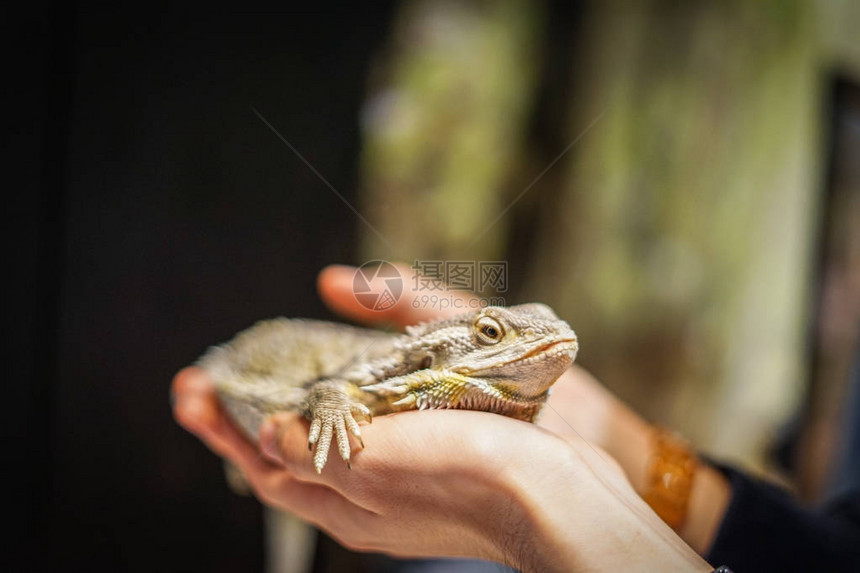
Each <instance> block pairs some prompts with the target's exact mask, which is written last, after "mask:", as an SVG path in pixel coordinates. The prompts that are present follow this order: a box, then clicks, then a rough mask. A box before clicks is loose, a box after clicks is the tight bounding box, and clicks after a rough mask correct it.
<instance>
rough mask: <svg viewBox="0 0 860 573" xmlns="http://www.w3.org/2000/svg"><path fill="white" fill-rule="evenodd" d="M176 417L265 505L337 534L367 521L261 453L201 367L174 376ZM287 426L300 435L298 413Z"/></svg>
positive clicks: (357, 509)
mask: <svg viewBox="0 0 860 573" xmlns="http://www.w3.org/2000/svg"><path fill="white" fill-rule="evenodd" d="M172 393H173V396H174V399H175V403H174V416H175V418H176V421H177V422H179V424H180V425H182V426H183V427H184V428H185V429H187V430H188V431H189V432H191V433H193V434H194V435H196V436H197V437H199V438H200V439H201V440H202V441H203V442H204V443H205V444H206V445H207V446H209V448H210V449H211V450H212V451H214V452H215V453H217V454H219V455H221V456H223V457H225V458H227V459H229V460H230V461H232V462H233V463H234V464H236V465H237V466H238V467H239V469H241V470H242V473H243V474H244V475H245V476H246V477H247V478H248V480H249V481H250V483H251V486H252V487H253V489H254V493H255V494H256V495H257V497H259V498H260V499H261V500H262V501H263V502H264V503H266V504H268V505H271V506H274V507H279V508H281V509H285V510H287V511H291V512H293V513H295V514H297V515H298V516H300V517H301V518H303V519H306V520H308V521H310V522H312V523H315V524H317V525H319V526H320V527H323V528H324V529H326V530H328V531H330V532H332V533H334V534H339V535H341V536H348V535H350V531H348V530H345V524H347V523H351V522H356V521H361V520H370V519H372V518H373V517H374V514H373V513H372V512H368V511H367V510H366V509H364V508H362V507H360V506H357V505H355V504H353V503H350V502H349V501H348V500H347V499H346V498H344V497H343V496H342V495H340V494H338V493H337V492H336V491H334V490H332V489H330V488H328V487H326V486H324V485H321V484H317V483H308V482H304V481H300V480H298V479H296V477H295V476H294V475H291V474H290V473H288V472H286V471H285V470H284V468H283V467H281V466H280V464H276V463H273V461H272V460H271V459H267V458H266V457H264V456H262V455H261V453H260V451H259V450H258V449H257V447H256V446H254V445H253V444H252V443H251V442H250V441H249V440H248V439H247V438H246V437H245V436H244V435H243V434H241V432H239V430H238V429H236V428H235V427H234V426H233V425H232V424H231V423H230V421H229V420H228V419H227V418H226V417H225V416H224V415H223V414H222V413H221V410H220V407H219V405H218V401H217V397H216V395H215V391H214V388H213V387H212V384H211V382H210V380H209V378H208V376H207V375H206V373H205V371H203V370H202V369H200V368H196V367H191V368H186V369H184V370H182V371H180V372H179V373H178V374H177V375H176V377H175V378H174V379H173V386H172ZM282 422H283V423H284V424H285V427H287V428H291V427H294V428H296V431H297V432H298V433H301V434H302V435H304V428H303V426H302V425H301V424H298V423H295V422H296V416H292V417H289V418H288V417H285V418H284V419H283V420H282Z"/></svg>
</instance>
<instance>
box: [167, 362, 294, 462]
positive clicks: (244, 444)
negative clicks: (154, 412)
mask: <svg viewBox="0 0 860 573" xmlns="http://www.w3.org/2000/svg"><path fill="white" fill-rule="evenodd" d="M173 396H174V398H175V403H174V407H173V413H174V417H175V418H176V421H177V422H179V424H180V425H181V426H182V427H184V428H185V429H186V430H188V431H189V432H191V433H192V434H194V435H196V436H197V437H198V438H200V439H201V440H203V442H204V443H205V444H206V445H207V446H209V448H210V449H211V450H212V451H214V452H215V453H217V454H219V455H221V456H223V457H226V458H228V459H229V460H230V461H232V462H233V463H234V464H236V465H237V466H239V468H240V469H241V470H242V472H243V473H245V475H247V476H249V478H250V477H251V475H250V474H253V473H257V474H260V475H261V476H262V475H265V474H267V473H270V472H271V471H273V470H275V469H277V468H276V466H274V465H273V464H272V463H271V462H269V461H267V460H265V459H263V458H262V457H261V456H260V452H259V450H258V449H257V447H256V446H254V444H252V443H251V442H250V441H249V440H248V439H247V438H246V437H245V436H244V435H243V434H242V433H241V432H240V431H239V430H238V429H237V428H236V427H235V426H234V425H233V424H232V423H231V422H230V421H229V420H228V419H227V418H226V417H225V416H224V415H223V414H222V412H221V408H220V406H219V404H218V398H217V396H216V394H215V389H214V388H213V387H212V383H211V381H210V380H209V377H208V375H207V374H206V372H205V371H204V370H203V369H201V368H197V367H190V368H185V369H184V370H182V371H180V372H179V373H178V374H177V375H176V377H175V378H174V379H173Z"/></svg>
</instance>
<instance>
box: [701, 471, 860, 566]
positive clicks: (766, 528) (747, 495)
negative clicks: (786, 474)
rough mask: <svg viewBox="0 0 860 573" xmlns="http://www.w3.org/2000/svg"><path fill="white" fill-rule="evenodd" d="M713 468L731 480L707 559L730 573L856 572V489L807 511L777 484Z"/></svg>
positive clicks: (859, 540) (859, 531)
mask: <svg viewBox="0 0 860 573" xmlns="http://www.w3.org/2000/svg"><path fill="white" fill-rule="evenodd" d="M715 467H716V468H717V469H718V470H720V471H721V472H723V474H724V475H725V476H726V478H727V479H728V480H729V483H730V484H731V488H732V497H731V500H730V501H729V506H728V508H727V509H726V515H725V517H724V518H723V521H722V524H721V525H720V529H719V531H718V532H717V536H716V539H715V540H714V544H713V546H712V547H711V550H710V552H709V553H708V555H707V556H706V558H707V560H708V562H709V563H712V564H714V565H715V566H716V565H727V566H729V567H730V568H731V569H732V571H734V573H753V572H766V571H780V572H792V571H797V572H803V573H809V572H810V571H828V572H833V573H839V572H842V571H846V572H848V571H850V572H851V573H857V572H858V571H860V490H854V491H853V492H851V493H849V494H847V495H844V496H842V497H841V498H840V499H839V500H837V501H836V502H835V503H831V504H829V505H828V506H827V507H826V508H824V509H822V510H821V511H811V510H809V509H806V508H804V507H802V506H801V505H800V504H799V503H798V502H797V501H796V500H794V499H792V497H791V496H790V495H789V494H788V493H787V492H786V491H784V490H783V489H781V488H779V487H776V486H774V485H771V484H767V483H764V482H762V481H759V480H756V479H753V478H751V477H749V476H747V475H744V474H743V473H741V472H739V471H737V470H735V469H732V468H730V467H726V466H720V465H716V466H715Z"/></svg>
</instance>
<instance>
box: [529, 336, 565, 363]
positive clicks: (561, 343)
mask: <svg viewBox="0 0 860 573" xmlns="http://www.w3.org/2000/svg"><path fill="white" fill-rule="evenodd" d="M577 350H579V344H578V343H577V341H576V339H575V338H565V339H564V340H556V341H554V342H550V343H549V344H545V345H543V346H539V347H537V348H535V349H534V350H532V351H531V352H529V353H528V354H525V355H523V356H522V357H520V358H519V360H516V362H520V361H524V360H528V361H532V360H535V359H539V358H543V357H545V356H548V355H551V354H570V355H574V354H576V351H577Z"/></svg>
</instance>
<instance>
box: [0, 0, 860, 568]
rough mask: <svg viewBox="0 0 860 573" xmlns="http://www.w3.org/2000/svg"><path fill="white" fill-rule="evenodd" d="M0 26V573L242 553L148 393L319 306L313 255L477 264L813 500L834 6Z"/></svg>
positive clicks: (834, 280) (819, 467)
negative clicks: (0, 87) (497, 267)
mask: <svg viewBox="0 0 860 573" xmlns="http://www.w3.org/2000/svg"><path fill="white" fill-rule="evenodd" d="M4 11H5V12H6V14H5V18H4V21H5V23H6V24H7V27H8V28H9V30H7V33H6V34H5V37H6V38H7V39H8V40H9V41H10V42H9V47H8V48H7V50H6V60H7V62H6V82H5V84H6V88H5V90H4V96H5V98H6V99H7V102H6V106H5V107H6V111H7V113H6V114H5V115H6V119H5V124H6V129H5V131H6V137H5V138H4V153H3V155H4V158H5V160H6V161H7V162H8V163H9V166H8V167H7V169H6V171H7V172H8V173H13V174H15V175H17V177H13V178H12V180H11V181H10V183H9V184H8V187H7V192H6V196H7V197H8V198H10V199H11V204H10V205H9V206H7V207H6V213H7V216H6V219H7V222H8V227H7V228H8V229H9V232H10V234H11V236H12V243H11V244H12V245H13V248H11V249H10V251H9V259H8V261H9V262H8V266H9V269H10V270H11V273H10V275H11V280H8V281H7V283H8V284H10V285H11V289H12V290H11V295H10V296H9V297H8V299H7V300H8V304H7V305H6V307H7V310H6V311H5V312H6V316H7V317H8V324H9V329H8V331H7V332H9V338H10V342H11V343H10V344H7V347H8V348H10V352H9V355H10V358H11V360H10V363H11V365H12V367H11V369H9V370H8V373H7V375H6V376H5V382H4V388H5V390H6V392H5V395H4V403H5V405H6V406H7V408H6V410H7V412H6V416H4V420H3V423H4V433H3V436H4V443H5V444H6V445H7V447H8V448H9V449H10V450H11V451H12V455H11V456H9V459H10V460H14V461H12V462H11V463H10V464H9V465H8V466H7V467H8V469H7V470H6V472H5V473H6V474H7V479H9V481H10V485H9V486H8V488H7V490H8V492H9V493H10V494H11V496H10V497H11V498H12V501H13V504H14V506H15V511H13V513H11V514H10V515H9V517H8V518H7V522H9V523H12V524H13V527H14V529H15V535H14V536H13V537H12V538H11V539H10V540H9V547H10V548H11V550H12V551H11V554H12V560H13V561H14V568H13V569H11V570H46V569H48V568H49V567H50V568H55V567H62V568H64V569H71V570H76V569H84V568H86V569H89V570H128V571H143V570H157V571H236V570H246V571H247V570H250V571H253V570H263V569H265V568H267V565H266V564H267V562H268V563H270V564H271V563H273V561H272V556H271V555H269V556H268V557H267V554H266V551H265V541H264V535H265V534H264V521H263V516H262V510H261V508H260V505H259V504H258V503H257V502H256V501H255V500H254V499H253V498H246V497H240V496H237V495H235V494H233V493H232V492H231V491H230V490H229V489H228V487H227V486H226V484H225V481H224V478H223V474H222V472H221V467H220V462H219V460H217V459H216V457H215V456H214V455H212V454H211V453H210V452H209V451H208V450H206V449H205V448H204V447H203V446H202V445H201V444H200V443H199V442H197V441H196V440H195V439H194V438H193V437H191V436H190V435H188V434H186V433H185V432H184V431H182V430H181V429H180V428H179V427H178V426H177V425H176V424H175V423H174V421H173V419H172V416H171V412H170V406H169V400H168V388H169V384H170V380H171V378H172V376H173V374H174V373H175V372H176V371H177V370H179V369H180V368H182V367H183V366H184V365H186V364H188V363H190V362H192V361H193V360H194V359H195V358H196V357H197V356H198V355H199V354H200V353H202V352H203V351H204V350H205V348H206V347H207V346H209V345H211V344H214V343H217V342H220V341H223V340H226V339H228V338H229V337H230V336H231V335H232V334H233V333H235V332H236V331H238V330H240V329H242V328H244V327H246V326H248V325H250V324H251V323H252V322H254V321H256V320H258V319H261V318H265V317H271V316H277V315H286V316H307V317H318V318H328V319H332V318H334V317H333V316H332V315H331V314H330V313H329V312H328V311H326V310H325V309H324V308H323V306H322V305H321V303H320V302H319V301H318V300H317V297H316V292H315V280H316V274H317V272H318V271H319V269H321V268H322V267H323V266H324V265H326V264H329V263H335V262H342V263H352V264H360V263H362V262H364V261H366V260H370V259H385V260H392V261H406V262H412V261H415V260H442V261H446V260H448V261H507V263H508V272H509V280H508V283H509V289H508V291H507V292H506V293H504V296H505V298H506V299H507V301H508V302H509V303H511V304H513V303H517V302H524V301H530V300H539V301H543V302H546V303H548V304H550V305H551V306H553V307H554V308H555V309H556V310H557V311H558V313H559V314H560V315H561V316H562V317H563V318H565V319H566V320H568V321H569V322H570V324H571V325H572V326H573V327H574V328H575V329H576V331H577V333H578V335H579V337H580V340H581V341H582V351H581V353H580V356H579V362H580V363H581V364H582V365H584V366H585V367H586V368H588V369H589V370H591V371H592V372H593V373H594V374H595V375H596V376H597V377H598V378H599V379H600V380H601V381H603V382H604V383H605V384H606V385H607V386H608V387H609V388H610V389H611V390H612V391H613V392H615V393H617V394H618V395H619V396H620V397H621V398H622V399H624V400H625V401H627V402H628V403H630V404H631V405H632V406H633V407H634V408H635V409H637V410H638V411H639V412H641V413H642V414H643V415H645V416H646V417H647V418H649V419H650V420H653V421H655V422H660V423H663V424H666V425H669V426H671V427H673V428H677V429H678V430H679V431H681V432H682V433H684V434H685V435H686V436H688V437H689V438H691V439H692V440H693V442H694V443H695V444H696V445H697V446H698V447H699V448H700V449H701V450H702V451H704V452H707V453H708V454H710V455H712V456H714V457H718V458H720V459H724V460H728V461H732V462H735V463H738V464H741V465H743V466H744V467H746V468H747V469H750V470H751V471H753V472H757V473H761V474H767V475H769V476H771V477H774V478H776V479H779V480H781V481H782V482H783V483H785V484H786V485H788V486H789V487H791V488H792V489H794V490H795V491H796V492H797V493H798V494H799V495H800V496H802V497H803V498H804V499H805V500H808V501H809V502H810V503H812V502H815V501H816V500H817V499H819V498H820V496H821V494H822V491H823V490H824V488H825V487H826V485H827V483H828V479H829V472H830V470H831V466H832V463H833V459H834V452H836V451H837V450H838V448H839V447H840V446H841V444H840V442H839V440H838V435H837V433H836V432H837V430H836V428H837V427H838V421H839V419H840V416H841V415H842V413H841V408H840V406H841V404H842V402H843V401H844V399H845V393H846V390H847V386H846V381H847V379H848V373H849V370H850V368H851V365H852V362H853V360H854V357H855V356H856V349H857V344H858V326H860V39H858V36H857V30H860V5H858V3H857V2H852V1H851V0H823V1H819V2H812V1H811V0H794V1H777V0H766V1H762V2H742V1H739V0H738V1H727V2H720V3H711V2H699V1H694V2H685V3H676V2H666V1H657V0H648V1H640V2H620V1H612V2H595V1H578V2H577V1H575V2H561V1H555V0H546V1H542V2H528V1H525V0H499V1H486V0H485V1H477V0H474V1H467V0H459V1H455V0H449V1H431V0H404V1H401V2H393V1H387V2H374V3H361V4H360V5H356V4H355V3H348V2H321V3H318V4H316V5H314V7H304V8H301V9H298V8H289V7H287V5H286V4H284V3H275V2H258V1H256V0H249V1H246V2H243V3H241V4H236V5H234V6H231V7H227V8H222V7H219V8H215V7H214V6H213V5H210V4H200V5H197V6H191V5H184V6H182V7H179V6H177V5H176V4H167V3H157V2H149V3H145V4H144V3H141V4H140V5H138V6H136V7H133V6H132V7H130V6H128V5H124V6H122V7H118V6H115V5H114V4H112V3H96V2H73V3H66V2H63V3H38V2H36V3H30V4H27V5H26V6H16V7H15V8H4ZM356 212H357V213H358V214H359V215H360V216H358V215H357V213H356ZM483 294H492V293H483ZM571 423H572V424H574V425H575V424H576V421H571ZM312 551H313V552H315V555H314V566H313V569H314V570H315V571H338V570H344V568H345V567H346V566H347V565H345V564H352V565H350V567H355V569H354V570H361V569H360V568H359V567H365V568H366V569H365V570H377V569H374V568H373V567H382V565H379V563H376V562H374V563H376V565H367V563H368V562H369V561H363V562H362V563H365V564H364V565H360V564H355V561H354V558H353V557H352V556H351V555H350V554H349V553H348V552H346V551H345V550H342V549H340V548H338V547H337V546H336V545H335V544H334V543H333V542H332V541H330V540H328V539H327V538H325V537H320V539H319V541H318V543H317V545H316V548H315V549H313V550H312ZM19 560H20V561H19ZM268 568H269V570H273V569H272V567H271V566H269V567H268Z"/></svg>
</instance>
